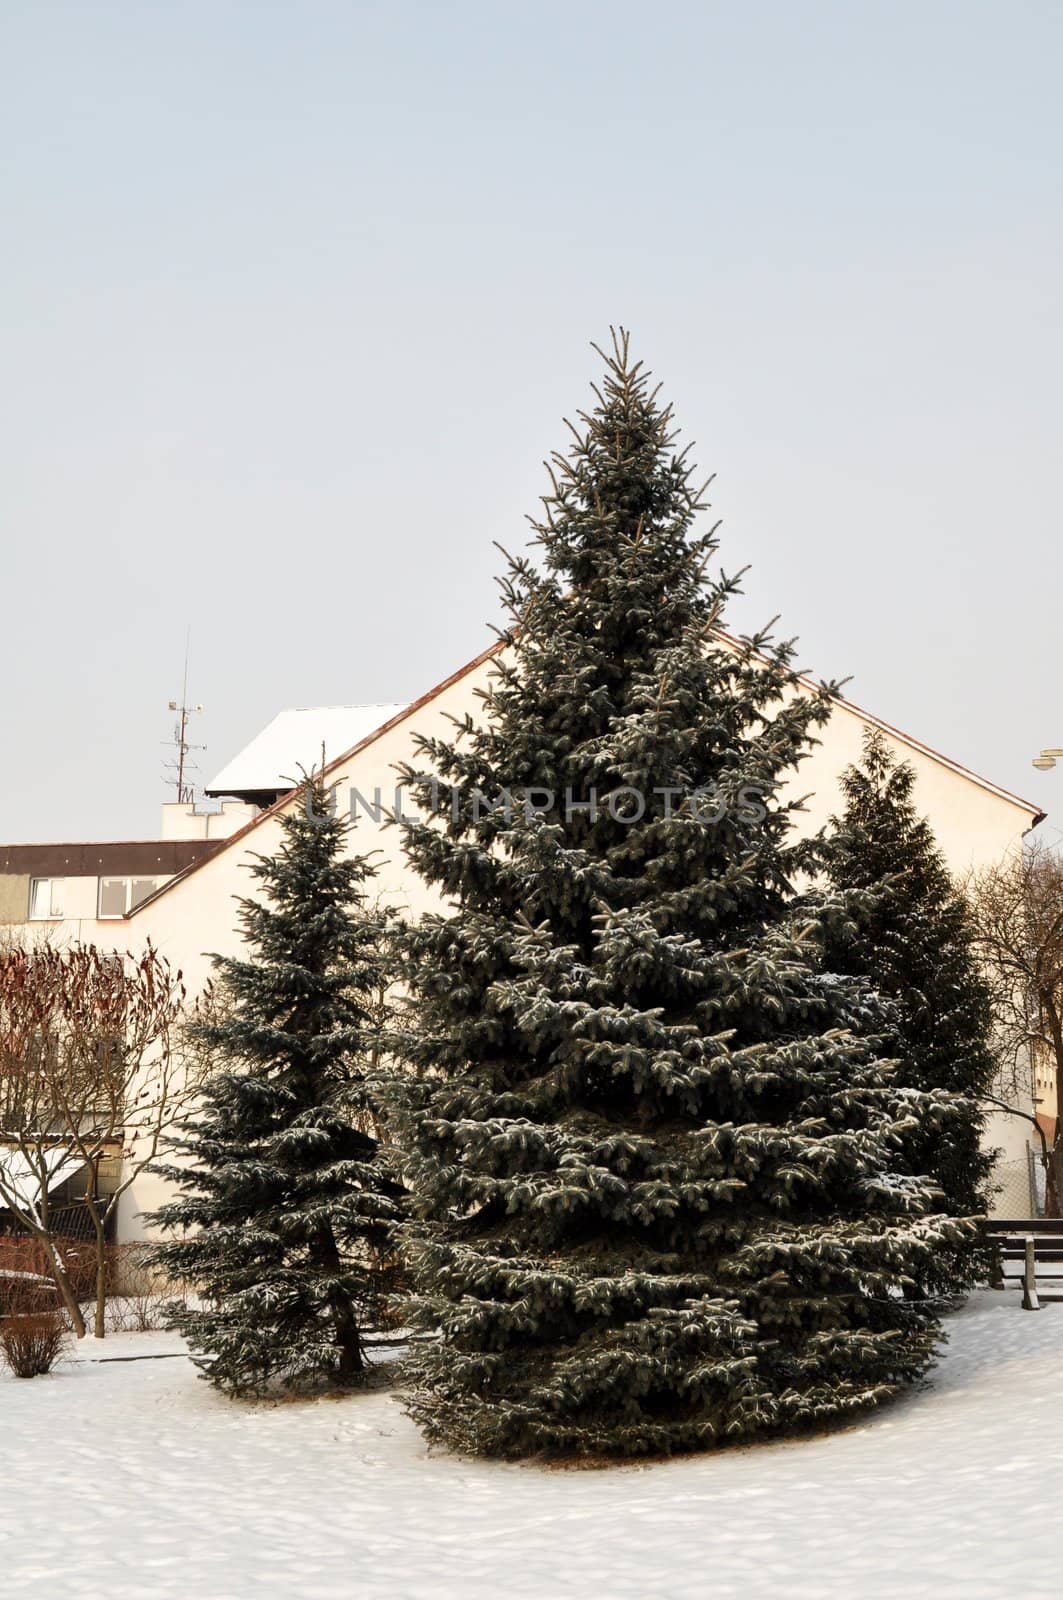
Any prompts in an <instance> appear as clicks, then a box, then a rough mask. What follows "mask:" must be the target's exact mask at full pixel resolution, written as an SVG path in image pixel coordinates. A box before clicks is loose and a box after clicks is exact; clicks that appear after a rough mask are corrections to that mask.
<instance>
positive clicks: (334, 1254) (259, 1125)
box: [151, 775, 401, 1395]
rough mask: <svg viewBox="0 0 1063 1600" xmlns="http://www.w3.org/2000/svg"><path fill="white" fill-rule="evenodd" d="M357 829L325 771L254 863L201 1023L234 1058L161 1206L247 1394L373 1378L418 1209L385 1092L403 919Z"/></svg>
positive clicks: (193, 1127) (214, 1349) (217, 1376)
mask: <svg viewBox="0 0 1063 1600" xmlns="http://www.w3.org/2000/svg"><path fill="white" fill-rule="evenodd" d="M347 826H348V825H347V823H346V820H345V819H342V818H340V817H337V816H336V815H335V807H334V805H333V806H332V807H331V810H330V797H329V796H328V795H327V794H326V791H325V788H324V784H323V780H322V778H321V777H320V775H312V776H311V777H310V778H308V779H306V780H305V781H304V783H303V785H302V787H301V790H300V794H299V797H298V799H297V801H296V803H295V804H294V805H293V806H292V808H291V809H290V810H289V811H288V812H287V813H286V814H285V815H284V816H283V817H282V818H281V828H282V831H283V836H284V837H283V843H282V844H281V847H280V849H279V851H278V852H277V854H276V855H275V856H274V857H272V858H265V857H257V858H256V860H255V863H254V865H252V867H251V869H250V870H251V874H252V877H253V878H254V879H255V880H256V881H257V883H258V884H259V885H260V886H261V890H262V899H245V900H242V901H241V902H240V911H239V921H240V925H241V927H242V929H243V933H244V937H245V940H246V944H247V947H248V948H247V953H246V954H245V955H242V956H240V957H220V956H215V957H214V966H215V969H216V972H217V974H218V978H219V982H218V987H217V996H218V1001H219V1004H218V1009H217V1014H216V1016H215V1017H214V1018H213V1019H212V1020H211V1021H208V1022H204V1023H201V1024H200V1025H198V1026H197V1028H196V1038H197V1041H198V1043H199V1044H200V1045H201V1046H202V1047H203V1048H204V1049H206V1050H207V1051H208V1052H210V1054H211V1056H212V1058H213V1059H214V1060H215V1061H216V1062H217V1064H218V1070H217V1072H216V1075H214V1076H213V1077H212V1078H211V1079H210V1081H209V1082H208V1084H207V1087H206V1090H205V1092H204V1095H203V1104H202V1107H201V1109H200V1110H199V1112H198V1114H197V1115H196V1116H195V1117H194V1118H192V1119H191V1120H189V1121H188V1122H186V1123H185V1124H184V1127H183V1136H182V1138H181V1139H180V1140H179V1141H178V1142H177V1146H176V1148H177V1149H178V1151H180V1152H181V1154H182V1155H183V1157H184V1160H185V1163H187V1164H181V1165H176V1164H174V1165H170V1166H166V1167H163V1168H161V1169H159V1170H160V1171H161V1173H162V1175H163V1176H165V1177H167V1178H168V1179H169V1180H170V1181H171V1182H172V1183H174V1184H175V1185H176V1186H177V1187H178V1189H179V1190H180V1194H179V1196H178V1198H176V1199H175V1200H173V1201H171V1202H170V1203H168V1204H167V1205H165V1206H163V1207H162V1208H161V1209H160V1210H159V1211H158V1212H157V1213H156V1214H155V1216H154V1217H153V1218H152V1219H151V1220H152V1221H153V1222H154V1223H155V1224H156V1225H157V1226H159V1227H160V1228H162V1229H163V1230H164V1231H165V1232H166V1233H167V1234H170V1235H172V1236H173V1237H170V1238H168V1239H166V1240H164V1241H163V1242H162V1243H160V1244H159V1245H157V1246H156V1247H155V1250H154V1255H155V1259H156V1261H157V1262H158V1264H159V1265H160V1266H162V1267H163V1268H164V1269H165V1270H166V1272H167V1273H168V1274H170V1275H172V1276H174V1277H176V1278H178V1279H181V1280H184V1281H186V1282H187V1283H189V1284H190V1285H191V1287H192V1288H193V1289H194V1291H195V1295H196V1299H195V1300H194V1301H193V1302H192V1303H190V1304H187V1305H184V1306H178V1307H174V1308H173V1310H172V1323H171V1325H172V1326H174V1327H176V1328H177V1329H178V1330H179V1331H180V1332H181V1333H182V1334H183V1335H184V1336H185V1338H186V1339H187V1340H188V1342H189V1344H190V1346H191V1347H192V1350H193V1352H194V1353H195V1356H196V1359H197V1364H198V1365H200V1367H201V1368H202V1370H203V1372H204V1374H205V1375H206V1376H207V1377H209V1379H210V1380H211V1382H212V1383H214V1384H215V1385H217V1386H218V1387H219V1388H221V1389H224V1390H226V1391H228V1392H230V1393H232V1394H238V1395H249V1394H258V1393H262V1392H264V1391H265V1390H266V1389H267V1388H269V1387H270V1386H271V1385H273V1384H276V1383H281V1384H284V1385H287V1386H290V1387H295V1386H301V1385H305V1384H307V1383H311V1382H313V1381H315V1380H328V1381H331V1382H333V1383H339V1384H351V1383H355V1382H357V1381H358V1380H359V1379H361V1378H362V1377H363V1375H364V1373H365V1371H366V1366H367V1358H366V1352H365V1345H364V1342H363V1340H364V1325H365V1322H366V1319H367V1317H369V1316H371V1315H372V1313H373V1311H374V1308H375V1307H376V1305H377V1300H378V1285H379V1281H380V1279H379V1271H380V1264H381V1262H382V1260H383V1259H384V1258H385V1256H386V1253H387V1251H388V1250H389V1248H390V1246H391V1240H392V1231H393V1229H394V1227H395V1224H396V1223H397V1222H398V1220H399V1218H400V1213H401V1207H400V1196H401V1189H400V1186H399V1185H398V1183H397V1182H396V1180H395V1178H394V1176H393V1174H392V1173H391V1171H390V1170H389V1168H388V1166H387V1165H386V1163H385V1162H384V1160H383V1159H382V1155H381V1150H380V1148H379V1144H378V1139H377V1137H376V1135H375V1132H374V1114H373V1108H372V1106H371V1104H370V1098H369V1079H370V1076H371V1068H372V1065H373V1061H374V1057H375V1051H376V1044H377V1040H378V1037H379V1028H378V1023H379V1018H378V1015H377V1013H378V1009H379V1001H380V996H381V993H382V992H384V991H386V987H387V983H388V977H389V962H390V956H389V949H390V946H391V940H392V928H391V924H390V921H389V919H388V917H387V916H386V915H384V914H383V913H381V912H380V910H379V909H378V908H377V907H376V906H374V905H373V904H371V903H370V902H369V900H368V898H367V890H368V888H369V886H370V885H371V882H372V877H373V874H372V869H371V867H370V864H369V862H368V860H367V858H366V857H364V856H357V855H348V854H346V853H345V846H346V833H347Z"/></svg>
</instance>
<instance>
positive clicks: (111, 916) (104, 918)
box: [96, 872, 161, 922]
mask: <svg viewBox="0 0 1063 1600" xmlns="http://www.w3.org/2000/svg"><path fill="white" fill-rule="evenodd" d="M160 881H161V880H160V879H159V878H156V877H153V876H152V875H151V874H150V873H147V872H135V873H133V874H127V873H124V872H112V873H107V874H106V875H105V876H101V877H100V878H99V879H98V880H97V883H96V920H97V922H119V921H121V919H122V918H123V917H126V916H128V915H129V912H130V910H131V909H132V901H133V885H134V883H150V884H151V888H150V889H149V890H148V894H154V893H155V890H156V889H157V888H158V887H159V883H160ZM105 883H120V884H122V885H123V886H124V889H125V894H124V896H123V901H122V910H121V911H104V909H103V886H104V884H105ZM147 898H148V895H147V894H145V895H141V897H140V900H138V901H137V902H136V904H137V905H140V903H141V901H142V900H146V899H147Z"/></svg>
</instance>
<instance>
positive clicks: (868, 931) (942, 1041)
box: [828, 729, 996, 1288]
mask: <svg viewBox="0 0 1063 1600" xmlns="http://www.w3.org/2000/svg"><path fill="white" fill-rule="evenodd" d="M914 786H915V771H914V769H913V768H912V766H911V765H910V763H908V762H903V761H898V760H897V758H896V757H895V756H894V754H893V752H892V751H891V749H890V746H889V744H888V742H887V740H886V739H885V737H884V736H883V735H882V734H881V733H880V732H879V731H878V730H877V729H868V730H867V732H866V733H865V735H864V751H863V760H862V761H861V763H860V764H859V765H853V766H850V767H848V768H847V769H846V771H845V772H844V774H843V775H842V791H843V793H844V796H845V810H844V813H843V815H842V816H841V818H840V819H838V820H837V821H836V824H835V825H836V828H837V833H836V836H835V838H834V839H833V840H832V841H831V847H830V869H829V870H830V875H831V877H832V879H833V881H834V883H835V884H836V885H837V886H838V887H839V888H841V889H856V890H869V891H872V893H871V895H870V897H869V899H868V900H867V901H866V903H865V906H864V910H863V913H862V915H860V916H859V917H858V918H857V920H856V923H855V925H851V926H850V928H849V929H848V930H847V936H845V937H842V936H841V929H842V927H843V925H842V924H841V923H835V924H834V925H833V933H834V936H833V937H832V938H831V939H830V941H829V948H828V958H829V960H830V963H831V965H832V966H833V967H834V968H835V969H836V970H837V971H839V972H844V973H852V974H857V975H861V974H862V975H866V977H867V978H868V979H869V980H870V982H871V983H872V985H873V986H874V987H875V988H876V989H877V990H878V991H879V992H880V993H881V994H882V995H884V996H886V997H888V998H889V999H890V1000H891V1001H892V1002H893V1005H892V1008H891V1011H892V1020H893V1027H892V1036H891V1038H890V1039H889V1040H888V1041H887V1043H888V1046H889V1049H890V1053H891V1054H895V1055H896V1056H897V1057H898V1058H899V1066H898V1069H897V1080H898V1082H901V1083H903V1084H905V1085H909V1086H911V1087H912V1088H915V1089H922V1090H934V1089H939V1090H944V1091H946V1092H947V1094H948V1096H949V1104H948V1111H947V1114H946V1115H944V1116H943V1117H942V1118H940V1119H936V1120H934V1121H933V1122H929V1123H919V1124H918V1125H917V1126H916V1127H915V1128H914V1129H913V1130H912V1131H911V1132H910V1133H909V1134H908V1135H907V1136H906V1137H905V1141H904V1151H903V1158H902V1160H903V1164H904V1167H905V1170H907V1171H909V1172H922V1173H927V1174H928V1175H929V1176H930V1177H931V1178H932V1179H933V1180H934V1182H935V1183H937V1184H938V1185H939V1187H940V1188H941V1190H942V1192H943V1194H944V1197H945V1209H946V1210H947V1211H949V1212H950V1213H951V1214H952V1215H953V1216H958V1217H964V1216H973V1215H976V1214H978V1215H984V1213H985V1211H986V1207H987V1204H988V1196H987V1192H986V1185H987V1182H988V1178H989V1173H990V1169H991V1167H992V1157H991V1156H990V1155H988V1154H987V1153H986V1152H985V1151H984V1150H983V1148H982V1144H981V1138H982V1131H983V1126H984V1122H985V1112H984V1110H983V1109H982V1105H983V1102H982V1096H984V1095H985V1094H986V1093H987V1091H988V1090H989V1089H990V1088H991V1086H992V1083H993V1080H994V1077H995V1075H996V1063H995V1059H994V1055H993V1051H992V1046H991V1043H990V1038H991V1028H992V1011H991V1003H990V997H989V991H988V989H987V987H986V984H985V981H984V979H983V977H982V975H981V974H980V972H979V970H978V965H977V961H976V959H975V956H974V952H973V944H972V939H973V932H972V927H971V921H970V913H969V912H968V909H967V905H966V902H965V901H964V899H963V896H962V894H961V893H960V892H959V890H958V889H957V887H956V885H955V884H954V883H953V881H952V878H951V877H950V875H949V871H948V868H947V866H946V865H945V860H944V857H943V856H942V854H941V850H940V849H939V847H938V844H937V841H936V839H935V838H934V833H933V829H932V828H931V826H930V823H929V822H928V820H927V819H926V818H925V817H924V816H921V815H920V813H919V811H918V809H917V807H916V804H915V799H914V794H913V790H914ZM943 1264H944V1263H943V1262H939V1263H937V1264H936V1265H937V1266H938V1267H940V1266H942V1265H943ZM951 1270H952V1273H953V1281H952V1286H953V1287H957V1288H958V1287H962V1286H963V1284H964V1283H965V1282H968V1283H969V1282H970V1281H971V1280H972V1277H973V1276H976V1275H977V1272H978V1270H979V1257H978V1252H977V1251H976V1250H974V1251H971V1250H966V1251H961V1254H960V1257H959V1258H958V1259H957V1260H955V1261H954V1262H953V1263H952V1265H951ZM935 1277H936V1278H937V1280H938V1281H939V1282H940V1284H941V1287H946V1286H947V1283H948V1280H947V1278H943V1277H942V1274H941V1272H940V1271H938V1272H937V1273H936V1274H935Z"/></svg>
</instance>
